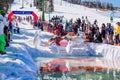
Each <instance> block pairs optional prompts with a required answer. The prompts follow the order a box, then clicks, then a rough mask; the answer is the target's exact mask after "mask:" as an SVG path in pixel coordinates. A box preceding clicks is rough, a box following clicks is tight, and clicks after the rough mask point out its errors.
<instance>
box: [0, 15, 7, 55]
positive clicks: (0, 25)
mask: <svg viewBox="0 0 120 80" xmlns="http://www.w3.org/2000/svg"><path fill="white" fill-rule="evenodd" d="M3 20H4V18H3V16H2V15H1V14H0V53H1V54H5V53H6V52H5V45H6V42H5V37H4V22H3Z"/></svg>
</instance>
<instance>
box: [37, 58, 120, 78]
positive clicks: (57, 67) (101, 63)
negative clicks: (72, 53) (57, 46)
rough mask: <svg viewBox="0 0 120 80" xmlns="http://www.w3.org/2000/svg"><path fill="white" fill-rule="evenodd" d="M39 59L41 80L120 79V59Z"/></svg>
mask: <svg viewBox="0 0 120 80" xmlns="http://www.w3.org/2000/svg"><path fill="white" fill-rule="evenodd" d="M45 59H46V58H42V59H39V60H38V61H37V62H36V64H37V66H38V68H39V73H38V77H39V80H120V64H119V62H120V60H112V59H106V58H101V57H99V58H96V57H92V58H57V59H56V58H52V59H51V58H50V59H49V58H47V61H46V60H45Z"/></svg>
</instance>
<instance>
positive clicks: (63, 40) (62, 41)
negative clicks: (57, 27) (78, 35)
mask: <svg viewBox="0 0 120 80" xmlns="http://www.w3.org/2000/svg"><path fill="white" fill-rule="evenodd" d="M68 41H74V40H73V39H72V38H68V37H66V36H64V37H60V36H56V37H54V38H51V39H49V40H48V41H47V42H46V44H45V45H46V46H51V45H52V44H54V43H55V44H56V45H57V46H67V45H68Z"/></svg>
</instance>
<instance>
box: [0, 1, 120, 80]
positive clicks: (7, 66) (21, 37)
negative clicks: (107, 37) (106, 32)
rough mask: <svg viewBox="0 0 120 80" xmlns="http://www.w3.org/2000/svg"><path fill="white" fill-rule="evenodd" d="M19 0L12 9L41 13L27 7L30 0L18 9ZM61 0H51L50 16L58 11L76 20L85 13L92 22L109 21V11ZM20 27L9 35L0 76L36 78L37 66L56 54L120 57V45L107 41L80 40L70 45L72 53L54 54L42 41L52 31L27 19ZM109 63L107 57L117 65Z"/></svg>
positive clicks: (3, 78)
mask: <svg viewBox="0 0 120 80" xmlns="http://www.w3.org/2000/svg"><path fill="white" fill-rule="evenodd" d="M21 1H22V0H15V2H14V3H13V4H12V8H11V10H30V11H34V12H35V13H36V14H38V15H41V12H40V11H38V10H37V9H36V8H35V7H32V8H30V7H29V5H30V3H31V2H32V1H33V0H23V1H24V2H25V3H24V8H23V9H20V8H21V3H22V2H21ZM60 1H61V0H54V4H55V11H54V12H53V13H51V17H52V16H53V15H59V16H64V17H65V19H71V18H73V19H74V20H75V19H76V18H78V17H80V18H81V17H82V16H88V19H89V20H90V21H91V22H93V21H94V19H97V20H98V22H99V24H101V23H103V22H104V23H107V22H110V21H109V16H110V11H107V12H103V11H99V10H97V11H96V9H90V8H85V7H83V6H80V5H73V4H69V3H67V2H63V4H62V6H61V5H60ZM119 13H120V12H117V14H119ZM115 16H116V17H115V19H114V22H113V23H116V22H117V21H119V18H118V16H119V15H116V14H115ZM46 20H48V14H46ZM19 27H20V28H21V30H20V34H13V35H12V39H13V41H12V42H10V46H9V47H8V48H6V51H7V54H5V55H0V80H37V72H38V70H39V67H37V66H41V65H43V64H44V63H46V62H49V61H51V60H53V59H56V58H63V57H64V58H68V57H69V58H80V57H81V56H84V57H85V56H86V57H89V55H95V54H100V55H102V56H103V57H104V58H109V59H120V55H119V54H120V47H117V46H111V45H107V44H94V43H83V42H82V41H81V43H80V44H79V45H78V46H74V47H73V48H72V50H73V52H72V53H71V54H67V53H66V52H65V53H60V54H57V53H56V52H52V51H51V50H50V49H49V47H48V46H45V42H47V40H48V39H50V38H51V37H53V36H54V35H53V34H50V33H48V32H42V31H40V30H37V29H33V27H32V25H30V24H29V23H27V22H21V23H20V24H19ZM36 31H38V32H39V31H40V37H39V39H40V42H41V43H40V44H38V46H37V47H35V45H34V43H33V42H34V36H35V33H36ZM78 38H79V37H78ZM38 41H39V40H38ZM98 59H99V58H98ZM109 63H111V62H109V61H108V62H107V63H106V65H108V66H110V65H111V66H114V65H116V66H117V67H118V66H119V65H118V63H115V62H114V64H109Z"/></svg>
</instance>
